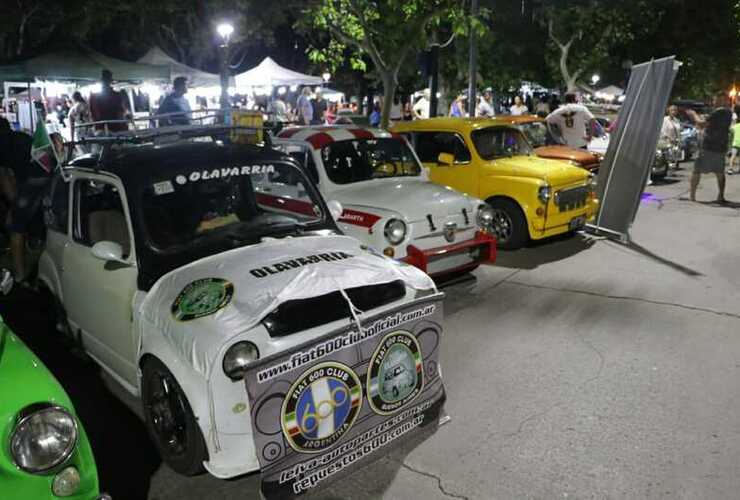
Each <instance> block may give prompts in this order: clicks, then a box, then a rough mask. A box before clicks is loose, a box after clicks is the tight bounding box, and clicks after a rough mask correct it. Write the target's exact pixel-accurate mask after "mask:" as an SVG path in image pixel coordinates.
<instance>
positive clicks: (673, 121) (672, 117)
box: [660, 106, 681, 144]
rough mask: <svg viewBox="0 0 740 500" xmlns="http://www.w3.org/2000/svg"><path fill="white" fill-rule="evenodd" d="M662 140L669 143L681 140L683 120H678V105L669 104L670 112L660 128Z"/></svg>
mask: <svg viewBox="0 0 740 500" xmlns="http://www.w3.org/2000/svg"><path fill="white" fill-rule="evenodd" d="M660 140H661V142H666V143H668V144H675V143H677V142H680V141H681V122H680V121H679V120H678V108H677V107H676V106H668V113H667V114H666V115H665V118H663V126H662V127H661V129H660Z"/></svg>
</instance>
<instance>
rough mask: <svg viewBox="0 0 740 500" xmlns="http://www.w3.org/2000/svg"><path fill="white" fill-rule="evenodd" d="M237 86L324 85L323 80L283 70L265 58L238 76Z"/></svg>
mask: <svg viewBox="0 0 740 500" xmlns="http://www.w3.org/2000/svg"><path fill="white" fill-rule="evenodd" d="M235 78H236V86H237V87H238V88H242V87H268V86H271V85H272V86H280V85H322V84H323V83H324V80H323V78H321V77H319V76H311V75H305V74H303V73H298V72H297V71H293V70H290V69H288V68H283V67H282V66H280V65H279V64H278V63H276V62H275V61H273V60H272V59H270V58H269V57H265V59H264V60H263V61H262V62H261V63H259V65H257V66H256V67H254V68H252V69H250V70H248V71H245V72H244V73H240V74H238V75H236V77H235Z"/></svg>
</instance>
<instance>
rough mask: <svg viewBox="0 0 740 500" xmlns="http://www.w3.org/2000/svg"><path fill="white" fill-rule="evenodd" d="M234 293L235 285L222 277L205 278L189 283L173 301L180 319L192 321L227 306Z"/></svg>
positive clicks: (177, 317)
mask: <svg viewBox="0 0 740 500" xmlns="http://www.w3.org/2000/svg"><path fill="white" fill-rule="evenodd" d="M233 295H234V285H233V284H231V282H229V281H226V280H224V279H221V278H203V279H199V280H195V281H193V282H192V283H189V284H188V285H187V286H186V287H185V288H183V289H182V292H180V294H179V295H178V296H177V298H176V299H175V301H174V302H173V303H172V315H173V316H174V317H175V319H176V320H178V321H190V320H193V319H197V318H202V317H203V316H208V315H209V314H213V313H215V312H216V311H218V310H219V309H223V308H224V307H226V306H227V305H228V304H229V302H231V297H233Z"/></svg>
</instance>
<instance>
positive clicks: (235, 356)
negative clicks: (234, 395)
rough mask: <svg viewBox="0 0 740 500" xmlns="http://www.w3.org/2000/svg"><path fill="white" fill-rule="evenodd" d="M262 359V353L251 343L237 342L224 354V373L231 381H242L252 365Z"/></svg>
mask: <svg viewBox="0 0 740 500" xmlns="http://www.w3.org/2000/svg"><path fill="white" fill-rule="evenodd" d="M258 359H260V351H259V349H257V346H256V345H254V344H253V343H251V342H248V341H244V342H237V343H236V344H234V345H232V346H231V347H229V350H228V351H226V354H224V362H223V368H224V373H225V374H226V376H227V377H229V378H230V379H231V380H241V379H243V378H244V372H245V371H246V369H247V366H248V365H249V364H250V363H253V362H255V361H257V360H258Z"/></svg>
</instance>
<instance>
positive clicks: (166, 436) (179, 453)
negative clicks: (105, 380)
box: [141, 358, 208, 476]
mask: <svg viewBox="0 0 740 500" xmlns="http://www.w3.org/2000/svg"><path fill="white" fill-rule="evenodd" d="M141 400H142V403H143V405H144V418H145V421H146V427H147V429H148V430H149V433H150V434H151V436H152V438H154V444H155V446H156V447H157V449H158V450H159V453H160V455H161V456H162V459H163V460H164V461H165V462H166V463H167V465H169V466H170V467H171V468H172V469H173V470H174V471H175V472H178V473H179V474H182V475H185V476H195V475H197V474H201V473H203V471H204V470H205V468H204V467H203V462H204V461H206V460H207V459H208V450H207V448H206V442H205V440H204V439H203V434H202V433H201V431H200V427H198V422H197V421H196V420H195V415H193V411H192V409H191V408H190V404H189V403H188V400H187V398H186V397H185V393H184V392H183V390H182V389H181V388H180V384H178V383H177V380H175V377H174V375H172V373H171V372H170V371H169V370H168V369H167V367H166V366H164V364H162V362H161V361H159V360H157V359H154V358H150V359H148V360H146V361H145V362H144V366H143V367H142V380H141Z"/></svg>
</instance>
